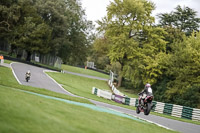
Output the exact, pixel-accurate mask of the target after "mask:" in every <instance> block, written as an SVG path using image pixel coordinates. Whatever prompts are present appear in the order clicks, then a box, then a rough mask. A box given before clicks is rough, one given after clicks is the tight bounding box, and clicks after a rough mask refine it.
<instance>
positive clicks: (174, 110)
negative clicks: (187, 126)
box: [92, 80, 200, 121]
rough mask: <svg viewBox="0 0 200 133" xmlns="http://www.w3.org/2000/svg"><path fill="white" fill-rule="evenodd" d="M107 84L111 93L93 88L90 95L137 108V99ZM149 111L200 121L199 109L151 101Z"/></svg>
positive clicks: (111, 84) (109, 82)
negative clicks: (151, 104)
mask: <svg viewBox="0 0 200 133" xmlns="http://www.w3.org/2000/svg"><path fill="white" fill-rule="evenodd" d="M108 84H109V86H110V87H111V90H112V93H111V92H108V91H103V90H100V89H98V88H95V87H93V88H92V94H94V95H97V96H99V97H103V98H105V99H109V100H113V101H115V102H117V103H121V104H125V105H129V106H134V107H137V105H138V99H137V98H129V97H127V96H125V95H124V94H123V93H121V92H120V91H119V90H117V89H116V87H115V86H114V85H113V83H112V82H111V81H110V80H109V81H108ZM151 111H153V112H157V113H160V114H166V115H171V116H174V117H179V118H184V119H190V120H195V121H200V109H196V108H190V107H186V106H180V105H175V104H169V103H162V102H157V101H153V106H152V110H151Z"/></svg>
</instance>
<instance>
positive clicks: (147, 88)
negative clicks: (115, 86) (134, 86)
mask: <svg viewBox="0 0 200 133" xmlns="http://www.w3.org/2000/svg"><path fill="white" fill-rule="evenodd" d="M149 88H150V89H151V85H150V84H149V83H147V84H146V85H145V87H144V90H142V91H141V92H140V93H139V95H140V99H139V105H141V100H142V99H144V98H145V97H144V94H146V95H148V94H149V93H152V92H149ZM151 90H152V89H151Z"/></svg>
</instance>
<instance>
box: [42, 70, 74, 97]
mask: <svg viewBox="0 0 200 133" xmlns="http://www.w3.org/2000/svg"><path fill="white" fill-rule="evenodd" d="M45 72H56V71H52V70H43V73H44V74H46V73H45ZM46 75H47V77H49V78H50V79H51V80H53V81H54V82H55V83H56V84H57V85H58V86H59V87H60V88H61V89H62V90H63V91H65V92H67V93H69V94H70V95H71V96H75V97H77V96H76V95H74V94H72V93H70V92H69V91H67V90H65V89H64V88H63V87H62V85H60V84H59V83H58V82H56V81H55V80H54V79H53V78H52V77H50V76H49V75H48V74H46Z"/></svg>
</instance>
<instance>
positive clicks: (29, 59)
mask: <svg viewBox="0 0 200 133" xmlns="http://www.w3.org/2000/svg"><path fill="white" fill-rule="evenodd" d="M26 61H29V62H30V61H31V52H30V51H27V57H26Z"/></svg>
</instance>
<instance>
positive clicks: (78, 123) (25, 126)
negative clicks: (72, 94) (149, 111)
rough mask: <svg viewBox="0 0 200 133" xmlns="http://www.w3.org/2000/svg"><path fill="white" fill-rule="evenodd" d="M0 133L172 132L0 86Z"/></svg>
mask: <svg viewBox="0 0 200 133" xmlns="http://www.w3.org/2000/svg"><path fill="white" fill-rule="evenodd" d="M0 132H5V133H7V132H14V133H21V132H29V133H35V132H37V133H45V132H47V133H55V132H59V133H66V132H67V133H74V132H84V133H94V132H95V133H102V132H103V133H110V132H116V133H124V132H132V133H143V132H148V133H160V132H162V133H174V132H175V131H170V130H166V129H164V128H161V127H158V126H156V125H154V124H149V123H140V122H137V121H134V120H131V119H128V118H123V117H117V116H115V115H112V114H108V113H103V112H98V111H94V110H92V109H88V108H84V107H80V106H76V105H72V104H67V103H64V102H61V101H56V100H51V99H46V98H43V97H39V96H36V95H31V94H27V93H24V92H20V91H17V90H13V89H10V88H9V87H0Z"/></svg>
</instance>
